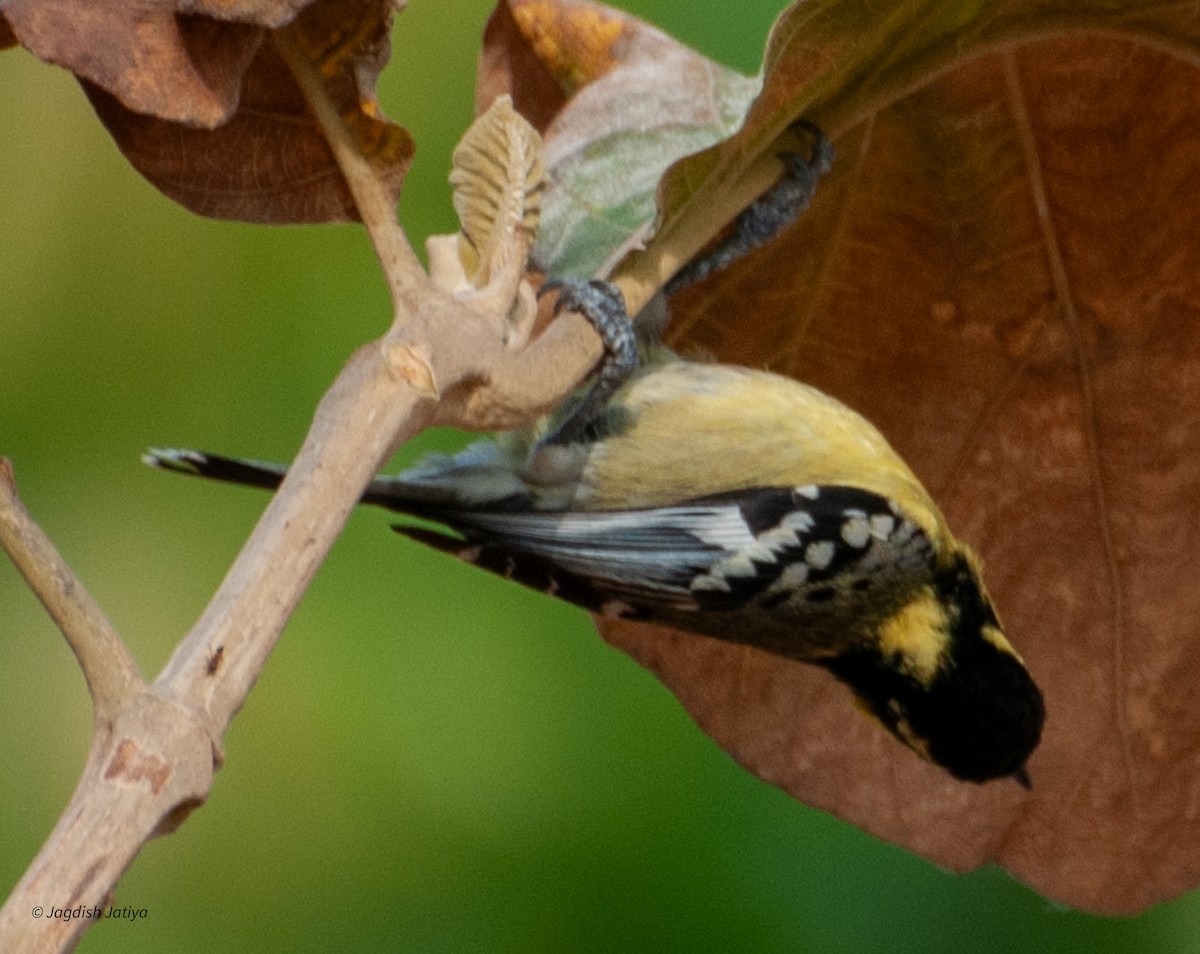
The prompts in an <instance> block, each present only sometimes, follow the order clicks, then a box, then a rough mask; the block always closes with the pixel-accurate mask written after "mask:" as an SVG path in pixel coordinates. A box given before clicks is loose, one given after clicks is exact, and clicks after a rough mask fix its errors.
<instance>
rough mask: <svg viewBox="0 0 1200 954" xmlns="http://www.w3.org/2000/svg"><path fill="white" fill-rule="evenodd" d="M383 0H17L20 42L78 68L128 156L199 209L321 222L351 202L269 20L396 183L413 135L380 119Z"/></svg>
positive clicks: (345, 211) (14, 22) (387, 24)
mask: <svg viewBox="0 0 1200 954" xmlns="http://www.w3.org/2000/svg"><path fill="white" fill-rule="evenodd" d="M392 13H393V5H392V4H391V3H390V2H389V0H315V2H313V0H239V2H235V3H211V4H206V3H192V2H187V3H183V2H180V0H159V2H156V3H151V4H141V5H130V4H127V3H120V2H111V0H107V2H103V3H90V2H83V0H45V2H43V0H12V2H10V3H8V4H6V5H5V15H6V17H7V18H8V20H9V23H10V25H11V27H12V31H13V33H14V34H15V35H16V38H17V39H18V40H19V41H20V42H21V44H22V45H24V46H26V47H27V48H29V49H30V50H31V51H32V52H34V53H35V54H37V55H38V56H41V57H42V58H43V59H46V60H49V61H50V62H54V63H58V64H60V65H62V66H64V67H66V68H67V69H69V70H71V71H72V72H74V73H75V74H76V75H77V76H78V77H79V79H80V81H81V82H82V83H83V86H84V89H85V91H86V92H87V94H88V97H89V99H90V100H91V102H92V105H93V107H94V108H95V109H96V112H97V114H98V115H99V116H100V119H101V121H102V122H104V124H105V126H107V127H108V130H109V132H110V133H111V134H112V136H113V138H114V140H116V142H117V145H118V146H119V147H120V149H121V151H122V152H123V153H124V154H125V157H126V158H127V159H128V160H129V161H130V162H131V163H132V164H133V166H134V167H135V168H137V170H138V171H139V172H140V173H141V174H142V175H144V176H145V177H146V178H147V179H148V180H149V181H150V182H151V183H153V184H154V185H155V186H157V187H158V188H159V189H161V190H162V191H163V192H164V193H165V194H166V195H167V196H169V197H170V198H172V199H174V200H175V201H177V202H179V203H180V204H182V205H184V206H186V207H187V208H189V209H191V210H192V211H194V212H197V213H199V214H201V215H209V216H213V217H216V218H231V219H242V220H245V221H251V222H271V223H283V222H324V221H336V220H346V219H354V218H356V217H357V212H356V210H355V207H354V203H353V200H352V198H351V196H350V193H349V190H348V188H347V187H346V185H345V182H344V181H343V179H342V176H341V173H340V171H339V170H338V168H337V165H336V163H335V162H334V160H333V156H332V154H331V153H330V151H329V147H328V145H327V144H326V142H325V139H324V136H323V135H322V134H321V132H320V130H319V128H318V127H317V125H316V123H315V121H314V120H313V118H312V117H311V116H310V115H309V113H308V110H307V108H306V106H305V102H304V99H303V97H302V95H301V94H300V91H299V89H298V87H297V86H296V84H295V82H294V81H293V79H292V77H291V74H290V72H289V71H288V70H287V68H286V66H285V65H284V64H283V63H282V61H281V60H280V58H279V56H278V55H277V54H276V53H275V51H274V50H273V48H272V44H271V42H270V32H271V30H272V29H276V28H279V27H282V26H284V25H285V24H289V23H291V26H289V29H290V30H292V31H293V33H294V35H295V36H296V37H297V39H298V41H299V42H300V44H301V45H302V47H303V48H304V49H305V50H306V52H308V54H309V55H310V57H311V58H312V59H313V61H314V63H316V64H317V65H318V66H319V68H320V70H321V74H322V77H323V78H324V80H325V82H326V84H327V86H328V88H329V91H330V95H331V97H332V98H333V100H334V102H335V103H336V105H337V107H338V109H339V110H340V111H341V113H342V116H343V119H344V120H345V122H346V124H347V126H348V128H349V129H350V131H351V134H352V136H353V138H354V140H355V142H356V143H357V144H358V147H359V149H360V150H361V152H362V154H363V155H364V156H365V157H366V159H367V160H368V161H369V162H370V163H371V165H372V166H373V167H374V168H375V170H376V171H377V173H378V174H379V176H380V179H381V181H383V182H384V183H385V184H386V186H387V187H388V188H389V189H390V190H391V192H392V193H393V194H394V195H397V196H398V195H399V191H400V185H401V183H402V181H403V178H404V174H405V172H406V171H407V169H408V166H409V164H410V163H411V161H412V154H413V142H412V138H411V137H410V136H409V134H408V133H407V132H406V131H405V130H404V129H402V128H401V127H399V126H397V125H395V124H393V123H391V122H389V121H388V120H386V119H385V118H384V117H383V116H382V115H381V113H380V111H379V108H378V104H377V103H376V101H375V94H374V82H375V78H376V77H377V76H378V74H379V71H380V70H381V69H382V68H383V66H384V64H385V63H386V62H387V58H388V55H389V52H390V30H391V21H392Z"/></svg>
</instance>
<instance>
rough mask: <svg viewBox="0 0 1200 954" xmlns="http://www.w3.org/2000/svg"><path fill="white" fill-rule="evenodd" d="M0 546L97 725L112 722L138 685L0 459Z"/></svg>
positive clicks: (129, 661)
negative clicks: (78, 674) (75, 672)
mask: <svg viewBox="0 0 1200 954" xmlns="http://www.w3.org/2000/svg"><path fill="white" fill-rule="evenodd" d="M0 546H3V547H4V550H5V551H6V552H7V553H8V555H9V558H10V559H11V560H12V561H13V563H14V564H15V565H16V567H17V569H18V570H19V571H20V573H21V575H22V576H23V577H24V578H25V582H26V583H28V584H29V588H30V589H31V590H33V592H34V593H35V594H36V595H37V598H38V599H39V600H41V602H42V605H43V606H44V607H46V612H48V613H49V614H50V618H51V619H53V620H54V622H55V624H57V626H58V628H59V629H60V630H61V631H62V634H63V636H65V637H66V640H67V645H69V646H70V647H71V651H72V652H73V653H74V654H75V658H76V659H77V660H79V667H80V668H81V669H82V670H83V677H84V679H86V680H87V686H88V692H90V693H91V696H92V706H93V710H94V712H95V715H96V718H97V721H101V720H104V719H107V718H111V715H112V713H113V712H114V711H115V710H116V709H117V708H118V707H119V705H120V704H121V703H122V702H123V701H125V700H126V699H128V698H129V696H130V695H131V693H132V692H133V689H134V687H135V686H138V685H141V684H142V678H141V676H140V675H139V673H138V669H137V665H136V664H135V663H134V661H133V657H132V656H130V655H129V650H127V649H126V648H125V644H124V643H123V642H122V641H121V637H120V636H119V635H117V631H116V630H115V629H114V628H113V625H112V623H110V622H109V621H108V617H107V616H105V615H104V611H103V610H102V609H101V608H100V606H99V604H97V603H96V601H95V600H94V599H92V596H91V594H90V593H88V591H87V590H86V589H85V588H84V586H83V584H82V583H81V582H80V581H79V580H78V579H77V578H76V576H75V574H74V573H72V572H71V568H70V567H69V566H67V563H66V561H65V560H64V559H63V558H62V556H61V555H60V554H59V552H58V550H56V549H55V547H54V544H53V543H51V542H50V538H49V537H48V536H46V534H45V532H44V531H43V530H42V528H41V527H39V526H38V525H37V523H36V522H34V520H33V518H32V517H30V515H29V512H28V511H27V510H26V509H25V506H24V505H23V504H22V503H21V500H20V498H19V497H18V496H17V486H16V483H15V481H14V479H13V472H12V464H11V463H10V462H9V461H8V460H6V459H4V458H0Z"/></svg>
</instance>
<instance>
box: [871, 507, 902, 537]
mask: <svg viewBox="0 0 1200 954" xmlns="http://www.w3.org/2000/svg"><path fill="white" fill-rule="evenodd" d="M895 529H896V518H895V517H889V516H888V515H887V514H882V513H877V514H876V515H875V516H873V517H872V518H871V536H873V537H874V538H875V539H876V540H886V539H887V538H888V537H890V536H891V535H892V531H893V530H895Z"/></svg>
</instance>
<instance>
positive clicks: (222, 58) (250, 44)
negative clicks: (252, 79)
mask: <svg viewBox="0 0 1200 954" xmlns="http://www.w3.org/2000/svg"><path fill="white" fill-rule="evenodd" d="M307 2H309V0H258V2H253V3H250V2H247V3H232V4H226V3H221V2H214V3H211V4H204V3H186V2H183V3H181V2H179V0H151V2H147V3H139V4H131V3H127V2H123V0H9V2H8V3H6V4H5V8H4V12H5V16H6V17H7V18H8V20H9V23H10V24H11V26H12V30H13V32H14V34H15V35H16V37H17V39H18V40H19V41H20V43H21V45H22V46H24V47H25V48H26V49H28V50H29V51H30V52H32V53H34V54H35V55H36V56H39V57H41V58H42V59H43V60H46V61H48V62H50V63H57V64H58V65H59V66H63V67H65V68H66V69H68V70H70V71H71V72H72V73H74V74H75V75H76V76H78V77H79V78H80V79H84V80H88V81H89V82H92V83H95V84H96V85H98V86H101V87H103V88H104V89H107V90H109V91H110V92H112V94H113V95H114V96H116V97H118V98H119V99H120V100H121V101H122V102H124V103H125V104H126V105H127V106H128V107H129V108H130V109H132V110H136V111H137V112H140V113H147V114H150V115H154V116H159V117H161V118H163V119H169V120H172V121H174V122H181V123H188V124H191V125H196V126H202V127H207V128H212V127H214V126H217V125H219V124H220V123H222V122H224V121H225V120H226V119H228V118H229V116H230V115H231V114H232V113H233V111H234V110H235V109H236V108H237V103H238V90H239V89H240V87H241V76H242V73H243V72H244V71H245V69H246V66H247V64H248V63H249V62H250V58H251V57H253V55H254V51H255V50H256V49H257V48H258V45H259V43H260V42H261V40H262V36H263V32H264V31H263V27H274V26H280V25H281V24H283V23H286V22H287V21H288V20H290V19H291V18H292V17H293V16H295V14H296V11H297V10H299V9H300V8H301V7H302V6H303V5H304V4H305V3H307Z"/></svg>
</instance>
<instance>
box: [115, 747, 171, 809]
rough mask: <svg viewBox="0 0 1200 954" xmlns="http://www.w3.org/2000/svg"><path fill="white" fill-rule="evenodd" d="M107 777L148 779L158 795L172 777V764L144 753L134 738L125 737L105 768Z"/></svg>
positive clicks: (133, 779)
mask: <svg viewBox="0 0 1200 954" xmlns="http://www.w3.org/2000/svg"><path fill="white" fill-rule="evenodd" d="M104 777H105V778H106V779H113V778H125V779H127V780H128V781H130V782H140V781H143V780H144V781H147V782H149V783H150V791H151V792H153V793H154V794H155V795H157V794H158V793H159V792H160V791H162V787H163V786H164V785H165V784H166V782H167V779H169V778H170V777H171V766H169V765H168V764H167V763H166V762H164V761H163V760H162V759H160V758H159V757H158V756H157V755H143V754H142V753H141V752H140V751H139V750H138V747H137V743H136V742H134V741H133V739H123V740H122V741H121V744H120V745H119V746H117V754H116V755H114V756H113V760H112V761H111V762H110V763H109V764H108V768H107V769H105V770H104Z"/></svg>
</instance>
